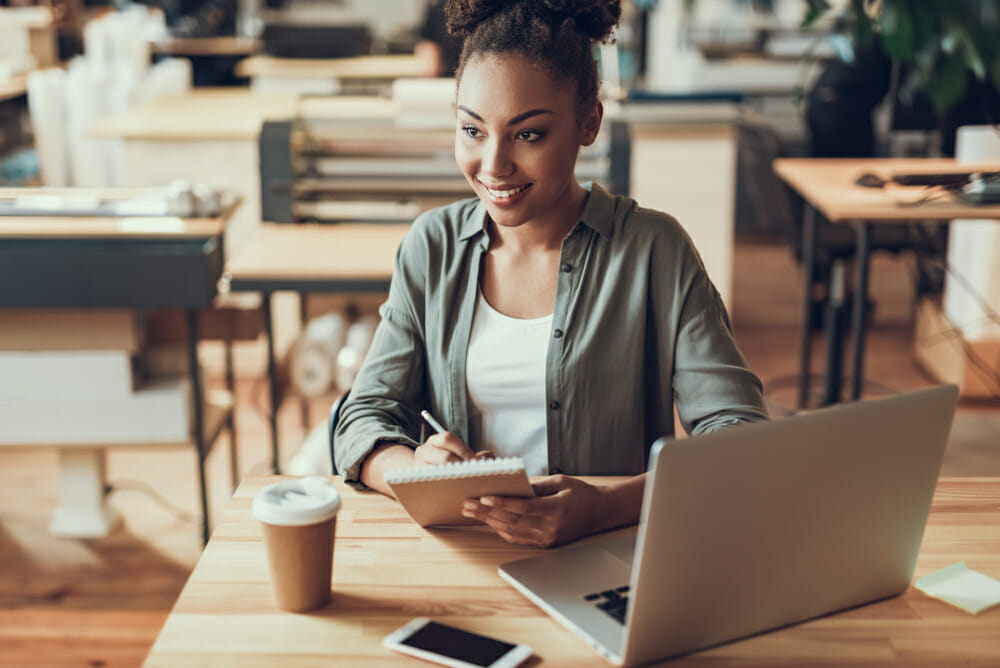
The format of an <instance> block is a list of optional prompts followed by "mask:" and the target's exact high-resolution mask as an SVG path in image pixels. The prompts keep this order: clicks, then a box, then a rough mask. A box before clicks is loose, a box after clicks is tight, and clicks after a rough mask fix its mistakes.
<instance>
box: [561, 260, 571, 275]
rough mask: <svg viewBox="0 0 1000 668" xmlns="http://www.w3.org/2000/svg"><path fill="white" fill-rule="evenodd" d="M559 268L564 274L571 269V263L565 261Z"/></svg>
mask: <svg viewBox="0 0 1000 668" xmlns="http://www.w3.org/2000/svg"><path fill="white" fill-rule="evenodd" d="M560 269H562V270H563V273H564V274H568V273H569V272H571V271H573V265H571V264H570V263H569V262H566V263H564V264H563V266H562V267H560Z"/></svg>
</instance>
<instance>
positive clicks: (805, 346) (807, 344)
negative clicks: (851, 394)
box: [799, 203, 816, 408]
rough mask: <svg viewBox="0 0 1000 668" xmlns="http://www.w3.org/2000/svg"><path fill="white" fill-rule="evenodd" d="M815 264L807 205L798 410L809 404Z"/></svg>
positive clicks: (810, 209)
mask: <svg viewBox="0 0 1000 668" xmlns="http://www.w3.org/2000/svg"><path fill="white" fill-rule="evenodd" d="M815 263H816V210H815V209H813V207H812V206H810V205H809V204H808V203H806V204H805V206H804V208H803V212H802V283H803V285H802V331H801V339H800V343H799V350H800V351H801V357H800V361H799V408H806V407H807V405H808V404H809V367H810V363H811V353H812V350H811V345H812V326H811V322H810V320H811V319H810V314H811V313H812V297H813V295H812V276H813V271H814V270H815V268H814V265H815Z"/></svg>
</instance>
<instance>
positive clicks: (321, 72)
mask: <svg viewBox="0 0 1000 668" xmlns="http://www.w3.org/2000/svg"><path fill="white" fill-rule="evenodd" d="M418 69H419V68H418V64H417V59H416V57H414V56H413V55H412V54H401V55H378V56H355V57H352V58H275V57H274V56H251V57H250V58H247V59H245V60H243V61H242V62H240V64H239V65H238V66H237V69H236V73H237V74H238V75H239V76H242V77H250V78H252V79H255V80H259V79H265V78H272V79H314V80H331V81H334V82H341V81H344V80H349V79H355V80H359V79H360V80H382V81H392V80H394V79H402V78H412V77H416V76H419V72H418Z"/></svg>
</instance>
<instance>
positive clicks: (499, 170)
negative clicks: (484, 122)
mask: <svg viewBox="0 0 1000 668" xmlns="http://www.w3.org/2000/svg"><path fill="white" fill-rule="evenodd" d="M481 170H482V171H483V173H485V174H488V175H490V176H493V177H501V176H510V175H511V174H513V173H514V170H515V167H514V161H513V160H512V159H511V156H510V151H509V148H508V147H507V145H506V142H504V141H503V140H496V139H491V140H490V141H488V142H486V145H485V146H484V147H483V159H482V165H481Z"/></svg>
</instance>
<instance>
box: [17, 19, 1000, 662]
mask: <svg viewBox="0 0 1000 668" xmlns="http://www.w3.org/2000/svg"><path fill="white" fill-rule="evenodd" d="M460 50H461V44H459V43H457V42H456V41H455V40H454V39H453V38H451V37H450V36H449V35H447V32H446V31H445V30H444V25H443V14H442V11H441V7H440V4H439V3H437V2H425V1H424V0H151V1H149V2H142V3H132V2H98V1H96V0H44V1H43V0H0V284H2V286H3V287H2V288H0V298H2V301H0V564H2V565H3V566H4V567H3V569H0V570H2V573H0V666H5V665H10V666H23V665H59V666H76V665H79V666H138V665H140V664H141V663H142V660H143V658H144V657H145V655H146V652H148V650H149V647H150V646H151V645H152V642H153V640H154V639H155V637H156V634H157V632H158V631H159V628H160V626H161V625H162V623H163V620H164V619H165V618H166V615H167V613H168V612H169V610H170V608H171V606H172V605H173V602H174V600H175V599H176V597H177V595H178V593H179V591H180V589H181V587H182V586H183V584H184V582H185V580H186V579H187V576H188V575H189V574H190V572H191V569H192V568H193V567H194V564H195V563H196V561H197V559H198V555H199V554H200V552H201V549H202V547H203V541H204V538H205V536H207V532H209V531H210V530H211V527H212V522H213V519H212V518H213V517H218V514H219V513H221V512H222V511H223V509H224V508H225V506H226V503H227V502H228V500H229V498H230V495H231V492H232V489H233V488H234V486H235V485H236V484H238V482H239V480H240V479H241V478H243V477H245V476H254V475H267V474H271V473H274V472H276V471H278V470H280V471H281V472H282V473H301V474H306V473H313V472H318V473H325V472H329V471H330V463H329V445H328V438H327V435H326V432H327V428H328V419H327V418H328V415H329V411H330V408H331V406H332V405H333V403H334V402H335V401H336V400H337V398H338V397H340V396H341V395H342V394H343V393H344V392H345V391H346V390H347V389H349V387H350V384H351V382H352V380H353V377H354V375H353V374H354V373H356V371H357V368H358V365H359V364H360V362H361V360H362V359H363V357H364V354H365V351H366V350H367V346H368V343H369V341H370V338H371V335H372V332H373V331H374V328H375V327H376V325H377V318H378V315H377V308H378V305H379V304H380V303H381V302H382V301H383V300H384V296H385V288H386V286H387V284H388V280H389V278H390V276H391V266H392V265H391V259H392V255H393V251H394V248H395V244H396V243H397V242H398V238H399V237H400V236H401V234H402V233H403V232H404V231H405V226H406V225H407V224H408V223H409V222H410V221H412V220H413V218H415V217H416V216H417V215H418V214H419V213H420V212H421V211H424V210H426V209H428V208H431V207H434V206H438V205H441V204H443V203H446V202H449V201H453V200H455V199H458V198H460V197H467V196H470V195H471V191H470V190H469V189H468V186H467V184H466V183H465V181H464V179H463V178H462V176H461V174H460V172H458V170H457V167H456V165H455V164H454V159H453V157H452V143H453V140H454V130H453V123H454V115H453V110H452V103H453V96H454V79H453V78H452V76H453V74H454V69H455V66H456V64H457V60H458V55H459V54H460ZM594 55H595V58H596V59H597V61H598V62H599V65H600V68H601V74H602V80H603V90H602V97H603V100H604V105H605V123H604V127H603V128H602V132H601V137H600V138H599V141H598V142H596V143H595V145H594V146H593V147H590V148H589V149H588V150H586V151H584V152H583V153H582V154H581V158H580V161H579V165H578V177H579V178H580V180H581V181H597V182H600V183H602V184H604V185H605V186H606V187H608V188H609V189H611V190H612V191H614V192H618V193H622V194H628V195H631V196H632V197H634V198H635V199H636V200H638V201H639V202H640V204H642V205H644V206H647V207H651V208H656V209H661V210H664V211H667V212H669V213H671V214H673V215H674V216H676V217H677V218H678V220H680V222H681V223H682V224H683V225H684V226H685V228H686V229H687V230H688V232H689V233H690V235H691V237H692V239H693V240H694V242H695V244H696V246H697V247H698V249H699V251H700V253H701V254H702V258H703V260H704V262H705V265H706V267H707V269H708V271H709V274H710V275H711V277H712V279H713V281H714V282H715V284H716V286H717V287H718V289H719V291H720V293H721V294H722V296H723V298H724V300H725V302H726V304H727V306H728V308H729V310H730V313H731V315H732V320H733V325H734V329H735V332H736V338H737V341H738V343H739V344H740V346H741V348H742V349H743V351H744V353H745V355H746V357H747V359H748V361H749V363H750V365H751V367H752V368H753V369H754V370H755V371H756V372H757V373H758V375H759V376H760V377H761V379H762V380H763V382H764V385H765V392H766V398H767V401H768V405H769V408H770V410H771V412H772V415H773V416H775V417H776V418H780V417H783V416H787V415H791V414H794V413H796V412H798V411H801V410H812V409H815V408H818V407H821V406H824V405H828V404H831V403H835V402H838V401H843V400H848V399H851V398H855V394H856V396H857V397H860V398H873V397H877V396H883V395H886V394H891V393H894V392H900V391H906V390H910V389H916V388H920V387H926V386H929V385H932V384H935V383H940V382H953V383H956V384H958V385H959V386H960V389H961V394H962V398H961V404H960V407H959V411H958V414H957V415H956V419H955V423H954V426H953V430H952V434H951V437H950V440H949V446H948V451H947V454H946V459H945V464H944V469H943V472H942V473H943V475H952V476H998V475H1000V317H998V313H1000V269H997V267H1000V224H998V223H997V219H998V218H1000V192H998V190H1000V178H998V174H1000V130H998V128H997V123H998V122H1000V92H998V91H1000V0H950V1H949V0H895V1H892V0H838V1H833V0H829V1H827V0H625V1H624V2H623V6H622V19H621V23H620V26H619V28H618V30H617V32H616V34H615V39H614V40H613V42H612V43H610V44H606V45H600V46H598V47H597V48H596V49H595V54H594ZM828 160H832V161H835V162H826V161H828ZM873 160H874V161H875V162H871V161H873ZM880 160H881V161H883V162H878V161H880ZM776 161H777V162H776ZM810 161H816V162H810ZM800 170H804V171H800ZM810 170H812V171H810ZM828 170H832V171H828ZM802 179H805V181H803V180H802ZM810 179H811V181H810ZM879 198H881V199H879ZM873 206H874V209H873V208H872V207H873ZM880 206H881V207H882V208H881V209H880V208H879V207H880ZM886 206H888V208H889V209H892V210H893V211H894V212H895V213H892V214H891V215H889V214H886V213H885V208H886ZM956 206H957V207H965V208H960V209H954V208H952V207H956ZM865 207H868V208H865ZM940 210H947V211H952V212H953V213H951V214H947V215H945V214H940ZM843 211H847V213H840V212H843ZM880 211H881V213H880ZM911 211H912V214H911V213H910V212H911ZM936 211H937V212H936ZM879 216H882V217H881V218H879ZM876 218H878V222H877V224H875V223H872V225H871V229H870V235H869V236H868V237H866V241H865V246H866V248H867V250H866V251H865V252H864V254H862V253H861V252H860V251H859V244H858V239H859V236H858V231H857V230H858V229H859V228H858V227H856V226H855V224H854V223H856V222H858V221H860V222H869V223H870V222H872V221H873V220H875V219H876ZM807 230H808V233H807ZM119 237H120V238H119ZM157 239H159V242H158V241H157ZM810 239H812V241H813V242H814V247H813V246H811V245H810V244H809V240H810ZM157 243H162V244H166V246H169V250H165V248H166V246H157V245H156V244H157ZM812 248H814V250H811V249H812ZM869 253H870V265H869V260H868V259H866V258H867V257H868V254H869ZM164 257H168V258H173V259H168V260H165V259H163V258H164ZM862 265H863V266H865V267H868V268H869V271H868V272H867V274H866V277H865V281H864V283H862V282H861V272H859V267H861V266H862ZM344 267H346V269H344ZM351 272H355V273H351ZM185 314H187V315H188V316H190V317H188V318H186V317H185ZM855 316H857V318H860V320H855V322H854V323H853V324H852V321H851V319H852V317H855ZM192 322H194V323H196V325H195V328H194V330H192V329H190V326H191V323H192ZM859 322H860V323H861V324H862V326H863V331H865V332H866V339H865V343H866V345H865V347H864V355H863V357H862V359H863V362H864V367H863V370H862V373H858V371H859V370H858V369H857V368H855V367H852V365H851V360H852V355H853V353H854V351H855V350H856V349H857V348H856V344H855V341H856V338H855V337H852V335H851V332H852V331H857V325H858V323H859ZM191 331H194V332H195V335H194V337H191V336H190V332H191ZM192 351H193V352H192ZM855 391H856V392H855ZM196 404H197V407H196ZM202 404H204V408H201V406H202ZM109 425H111V426H114V429H112V428H111V426H109Z"/></svg>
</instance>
